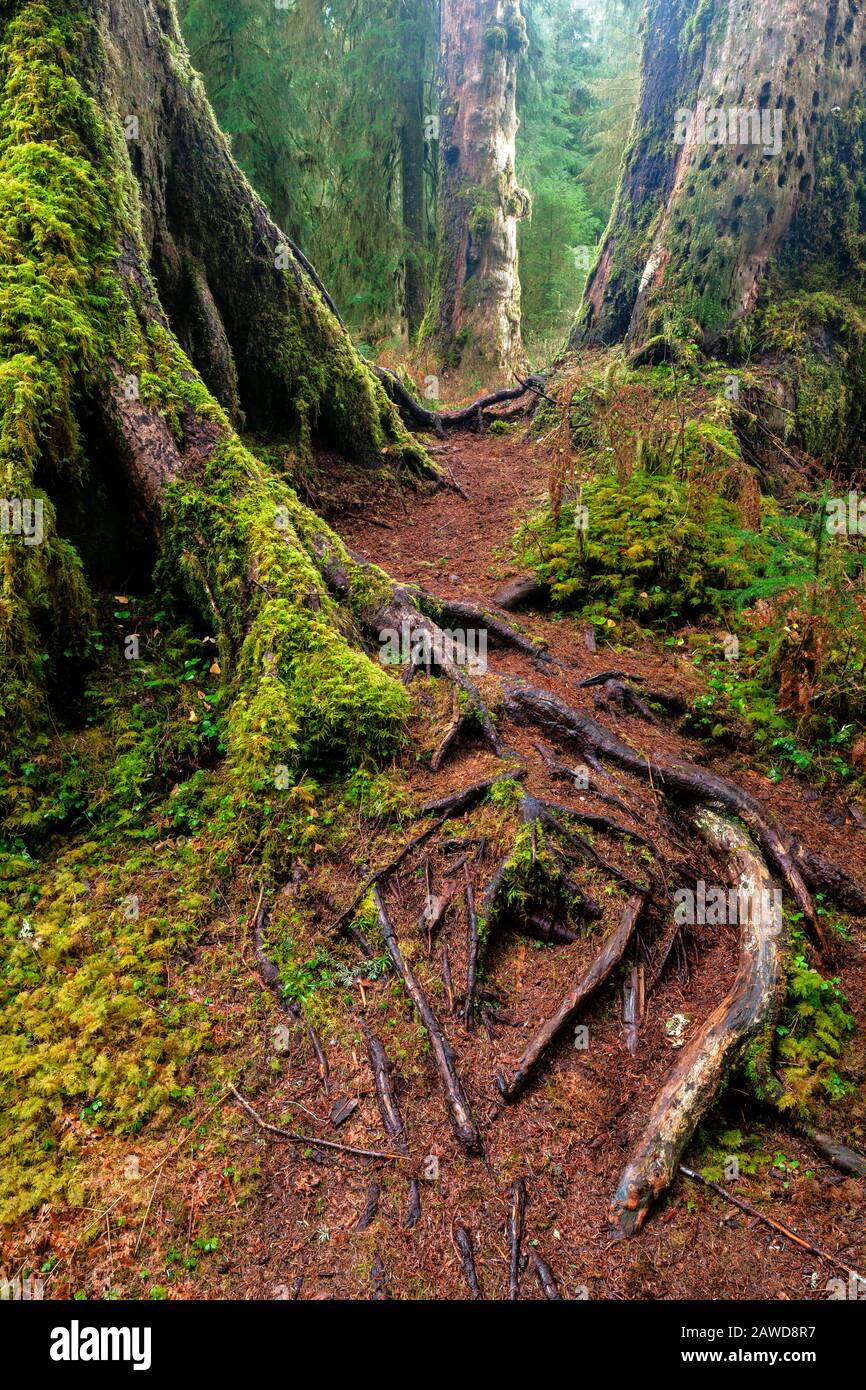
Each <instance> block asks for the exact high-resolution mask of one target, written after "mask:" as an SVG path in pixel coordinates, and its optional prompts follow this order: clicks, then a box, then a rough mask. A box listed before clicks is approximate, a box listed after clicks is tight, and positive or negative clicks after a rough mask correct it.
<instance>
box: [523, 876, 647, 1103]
mask: <svg viewBox="0 0 866 1390" xmlns="http://www.w3.org/2000/svg"><path fill="white" fill-rule="evenodd" d="M643 903H644V899H643V896H641V895H637V896H635V897H633V898H629V900H628V902H627V903H626V906H625V910H624V912H623V914H622V917H621V918H620V921H619V925H618V926H617V927H616V928H615V929H614V931H613V932H611V934H610V936H609V937H608V939H607V941H605V943H604V945H603V946H602V948H601V950H600V951H599V953H598V955H597V956H596V957H595V959H594V960H593V962H592V964H591V965H590V967H589V969H588V970H586V971H585V972H584V974H583V975H582V976H581V978H580V979H579V980H578V982H577V984H576V985H575V986H574V988H573V989H570V990H569V991H568V994H566V996H565V998H564V999H563V1000H562V1003H561V1004H560V1006H559V1008H558V1009H557V1010H556V1012H555V1013H554V1014H552V1015H551V1017H550V1018H548V1019H545V1021H544V1023H542V1024H541V1025H540V1026H539V1027H538V1028H537V1029H536V1031H535V1033H534V1034H533V1036H532V1038H531V1039H530V1041H529V1042H528V1043H527V1045H526V1047H525V1048H524V1050H523V1055H522V1057H521V1058H520V1061H519V1062H518V1064H517V1066H516V1067H515V1069H514V1071H513V1073H512V1074H511V1077H510V1078H508V1077H506V1076H505V1075H504V1074H503V1073H501V1072H500V1073H498V1074H497V1077H496V1083H497V1085H498V1087H499V1090H500V1092H501V1094H502V1098H503V1100H505V1101H506V1102H507V1103H508V1104H511V1102H512V1101H514V1100H516V1099H517V1097H518V1096H519V1094H520V1092H521V1091H522V1090H523V1087H524V1086H525V1085H526V1082H527V1081H528V1079H529V1077H530V1075H531V1074H532V1072H533V1070H534V1069H535V1067H536V1066H537V1065H538V1063H539V1061H540V1060H541V1058H542V1057H543V1056H544V1054H545V1053H546V1052H547V1049H548V1048H549V1047H550V1046H551V1045H552V1044H553V1043H554V1042H555V1041H556V1039H557V1038H558V1037H560V1036H561V1035H562V1033H563V1032H564V1031H565V1029H566V1028H567V1027H568V1026H569V1024H570V1023H572V1022H573V1021H574V1019H575V1018H576V1017H577V1014H578V1012H579V1010H580V1009H581V1008H582V1007H583V1005H584V1004H585V1003H586V1002H587V1000H588V999H591V998H592V996H593V995H594V994H595V992H596V990H598V989H599V988H600V987H601V986H602V985H603V984H604V982H605V980H607V979H608V978H609V976H610V975H611V973H612V972H613V970H614V969H615V968H616V966H617V965H619V962H620V961H621V960H622V958H623V956H624V955H625V952H626V949H627V947H628V944H629V942H630V941H631V938H632V935H633V934H634V929H635V926H636V924H637V919H638V917H639V916H640V912H641V909H642V907H643Z"/></svg>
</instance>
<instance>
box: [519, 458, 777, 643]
mask: <svg viewBox="0 0 866 1390" xmlns="http://www.w3.org/2000/svg"><path fill="white" fill-rule="evenodd" d="M576 505H578V506H580V505H582V506H585V507H586V508H587V509H588V515H589V525H588V529H586V530H581V529H578V528H577V527H576V525H575V515H576V512H575V504H567V505H566V506H564V507H563V509H562V512H561V516H560V521H559V525H558V526H554V525H553V524H552V521H551V519H550V518H549V517H548V518H544V519H542V520H541V521H536V522H534V523H531V524H530V528H529V530H528V532H527V533H525V535H524V537H523V539H524V540H526V541H530V542H535V543H541V544H542V545H543V548H544V549H543V553H544V558H543V560H542V561H541V563H540V564H538V565H537V572H538V574H539V577H540V578H541V579H543V580H544V581H545V582H546V583H548V584H549V585H550V586H551V591H552V594H553V598H554V600H555V601H556V602H558V603H559V604H562V605H572V604H575V603H579V604H580V606H581V608H582V611H583V612H584V613H585V614H586V615H587V616H588V617H589V619H590V621H592V622H594V623H596V624H597V625H598V626H601V627H613V626H615V625H616V623H617V622H618V621H620V620H621V619H623V618H636V619H638V620H640V622H641V623H645V624H647V625H649V624H670V623H674V622H676V621H677V620H679V622H680V623H682V622H683V621H685V620H686V619H688V618H689V617H692V616H694V615H695V614H696V613H699V612H702V611H706V610H712V609H713V608H714V607H715V606H716V604H717V595H718V593H719V591H721V590H723V589H724V590H729V589H733V588H737V587H745V585H746V584H748V582H749V580H750V578H751V574H752V570H753V557H752V555H751V554H750V549H754V543H755V541H756V540H757V538H755V537H747V535H746V534H745V533H744V532H743V530H742V528H741V526H740V525H739V521H738V517H737V512H736V508H735V507H734V506H733V505H732V504H731V503H730V502H726V501H725V500H724V499H722V498H721V497H718V496H717V495H715V494H711V495H710V496H709V497H703V498H701V499H700V501H699V500H698V499H697V498H696V497H691V496H690V493H689V488H688V485H687V484H686V483H685V482H682V481H680V480H679V479H678V478H675V477H672V476H671V475H669V474H667V475H666V474H649V473H646V472H645V471H644V470H643V469H635V471H634V472H633V473H632V474H631V476H630V477H629V478H627V479H626V480H625V481H624V482H619V481H618V480H617V479H616V478H615V477H612V476H608V477H604V476H602V477H598V478H593V479H591V480H590V481H589V482H588V483H586V484H585V485H584V487H583V490H582V492H581V502H580V503H579V504H576ZM577 516H578V517H579V516H580V513H579V512H578V513H577ZM747 541H751V547H750V546H749V545H748V544H746V542H747Z"/></svg>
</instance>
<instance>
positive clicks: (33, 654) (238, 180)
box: [0, 0, 422, 772]
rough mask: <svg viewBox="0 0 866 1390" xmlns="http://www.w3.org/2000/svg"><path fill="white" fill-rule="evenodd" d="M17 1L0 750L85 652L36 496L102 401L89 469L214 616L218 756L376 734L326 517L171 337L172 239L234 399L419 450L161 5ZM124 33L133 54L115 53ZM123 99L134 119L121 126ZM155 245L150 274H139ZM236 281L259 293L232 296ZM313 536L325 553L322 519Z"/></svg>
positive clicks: (387, 701)
mask: <svg viewBox="0 0 866 1390" xmlns="http://www.w3.org/2000/svg"><path fill="white" fill-rule="evenodd" d="M9 8H10V7H9V6H7V7H6V8H5V9H4V12H3V14H4V17H3V20H2V22H0V213H2V216H0V325H2V326H0V334H2V337H0V348H2V359H3V360H2V366H0V497H3V498H4V499H5V500H6V502H7V503H8V506H7V507H4V515H3V522H4V525H3V530H4V532H9V534H8V535H6V534H4V535H3V536H2V537H0V544H2V547H3V549H2V570H0V584H2V589H0V654H2V655H3V656H4V657H5V658H6V660H5V662H4V688H3V692H2V700H0V703H2V708H3V712H4V714H6V715H8V714H9V711H10V710H11V709H12V707H13V706H14V707H15V711H16V714H15V718H14V719H13V718H12V717H11V716H10V717H8V718H4V719H3V720H2V721H0V726H2V727H3V730H4V735H3V736H4V743H7V744H8V743H9V742H10V741H11V742H12V743H13V744H18V745H20V746H21V748H26V747H27V746H28V745H30V744H31V743H32V736H33V731H34V728H35V727H37V726H38V724H39V720H40V719H41V717H42V716H43V715H44V713H45V710H46V707H47V696H48V693H49V691H50V677H51V676H53V678H54V679H55V680H58V679H62V672H63V659H64V653H72V654H73V656H74V657H75V658H76V659H78V660H80V659H81V658H82V657H83V656H85V655H86V645H87V635H88V633H89V631H90V629H91V628H92V626H93V621H92V608H91V604H90V599H89V596H88V590H87V585H86V583H85V581H84V578H83V576H82V570H81V566H80V564H79V562H78V558H77V556H76V554H75V551H74V550H73V549H72V547H71V546H70V545H69V544H68V543H67V542H65V541H63V540H61V539H59V538H58V537H57V535H56V533H55V518H54V512H53V509H52V507H51V504H50V500H49V499H50V494H51V489H52V484H54V483H61V482H62V483H65V484H68V483H70V482H74V483H77V484H80V485H82V486H84V485H85V484H87V482H88V480H89V476H90V469H91V466H92V460H91V459H90V457H89V456H88V454H89V451H88V449H87V447H86V444H85V437H84V432H83V430H82V427H81V421H82V420H84V419H85V418H86V419H87V420H88V421H89V422H91V428H92V422H93V420H94V419H95V418H98V417H99V416H100V415H101V418H102V424H103V427H104V429H105V432H106V436H107V440H108V441H109V442H113V443H114V444H115V445H116V450H117V457H116V459H115V458H114V457H113V456H112V454H111V450H110V448H108V449H105V448H103V449H101V454H102V455H104V456H105V457H103V458H102V464H103V466H108V467H111V466H117V467H118V468H121V467H123V468H125V471H126V474H127V476H128V479H129V482H130V484H131V486H132V490H133V494H134V497H135V510H136V514H135V515H134V516H130V518H129V522H130V525H136V526H142V525H145V526H149V527H151V528H152V529H154V531H156V532H157V533H158V536H159V543H160V549H161V557H162V574H163V578H164V580H166V581H167V582H168V583H173V582H175V581H176V580H177V579H178V578H182V579H183V581H184V583H185V585H186V587H187V589H188V591H189V592H190V594H191V595H192V596H193V598H194V599H195V601H196V602H197V604H198V606H199V607H200V609H201V612H202V614H203V615H204V617H205V620H206V621H208V622H210V623H213V624H214V626H215V627H216V630H217V633H218V636H219V638H220V642H221V655H222V657H223V662H222V669H223V672H224V674H225V678H226V680H227V681H228V682H229V683H230V685H231V691H232V694H233V696H234V706H233V710H232V716H231V719H230V738H231V746H232V756H233V758H235V759H236V761H237V762H240V761H241V760H242V759H246V760H247V762H252V763H253V764H255V767H256V768H257V769H258V770H259V771H260V772H261V771H263V770H264V769H265V768H269V769H271V770H272V769H273V767H274V766H275V765H282V764H292V763H293V762H298V763H299V762H301V761H302V760H304V759H306V758H308V757H310V756H313V755H314V754H315V753H316V752H317V751H319V750H321V749H322V748H324V747H332V746H338V747H340V748H342V749H344V750H345V751H346V753H348V754H349V755H352V754H353V753H355V752H362V751H367V752H372V753H382V752H386V751H387V752H390V751H393V749H394V747H395V744H396V742H397V740H398V739H399V731H400V729H401V727H402V723H403V721H404V719H405V717H406V714H407V711H408V700H407V697H406V695H405V692H404V691H403V690H402V689H401V688H400V686H399V684H398V683H397V682H396V681H394V680H392V679H391V678H390V677H389V676H388V675H387V674H386V672H385V671H384V670H383V669H382V668H381V666H379V665H376V664H374V663H372V662H371V661H369V660H368V659H367V657H366V656H364V654H363V653H362V652H360V651H358V650H357V649H356V647H355V646H354V645H353V642H352V640H351V632H350V628H351V624H347V621H346V618H345V615H343V614H341V612H340V611H339V605H337V604H336V603H335V602H334V600H333V598H332V596H331V595H330V594H329V593H328V590H327V587H326V585H325V584H324V583H323V582H322V579H321V574H320V572H319V569H318V567H317V564H316V560H315V554H314V551H313V548H312V538H313V535H314V534H315V533H316V532H317V531H322V530H323V531H324V532H325V533H326V534H327V535H328V536H329V537H330V533H327V528H322V526H321V523H319V522H318V521H317V519H316V518H315V517H314V516H313V515H312V514H311V513H308V512H306V511H305V509H304V508H302V507H301V506H300V504H299V503H298V500H297V498H296V497H295V495H294V494H293V493H292V492H291V490H290V489H289V488H288V487H286V485H285V483H284V482H282V481H281V480H280V479H278V478H275V477H274V476H273V475H272V472H271V470H270V469H269V468H268V467H267V466H266V465H265V464H264V463H263V462H262V461H261V460H259V459H257V458H256V457H255V456H254V455H253V454H252V453H250V452H249V450H247V449H245V448H244V447H243V446H242V444H241V443H240V441H239V439H238V437H237V436H236V435H235V433H234V431H233V429H232V424H231V421H230V418H229V413H227V411H226V409H224V408H223V406H222V405H220V404H219V403H218V402H217V400H216V399H215V397H214V396H213V395H212V394H211V391H210V390H209V389H208V387H207V386H206V385H205V383H204V381H203V380H202V378H201V376H199V374H198V373H197V371H196V370H195V367H194V366H193V364H192V363H191V362H190V360H189V359H188V358H187V356H186V355H185V353H184V352H183V351H182V350H181V348H180V346H179V342H178V333H180V334H182V336H183V337H184V341H189V342H191V343H192V344H193V347H194V345H195V340H196V335H195V333H192V330H191V327H190V324H189V322H188V321H187V319H186V317H185V316H184V309H183V304H182V303H181V300H180V299H179V298H178V296H177V294H176V289H177V286H176V285H175V284H174V282H173V281H171V277H170V276H168V274H167V271H166V262H165V257H168V259H169V260H171V259H172V256H170V255H169V252H168V250H167V249H166V248H172V247H173V248H174V250H175V251H178V254H179V255H180V252H181V251H182V252H183V255H182V256H181V257H180V259H181V260H182V261H183V263H184V264H186V265H187V266H188V268H189V267H190V266H193V267H194V278H195V284H196V287H197V288H196V294H195V296H193V298H194V301H195V306H197V307H195V315H196V317H197V321H200V320H201V318H202V313H203V309H202V306H203V305H206V306H207V314H206V315H205V317H206V318H208V320H209V321H210V322H211V328H212V330H213V331H212V332H211V333H210V334H209V335H206V336H209V341H210V348H211V349H214V350H215V351H216V355H217V357H219V356H220V354H222V357H223V359H224V361H223V366H224V368H225V370H224V373H223V379H224V381H229V382H235V381H237V382H238V384H239V389H240V392H241V398H242V404H244V405H246V398H245V393H246V392H247V391H249V392H250V393H251V403H252V404H254V403H255V402H258V405H257V406H256V408H257V409H258V410H259V413H260V417H261V418H262V419H264V418H265V417H266V416H267V415H268V411H267V410H266V409H265V406H264V405H262V398H261V397H260V396H257V395H256V391H257V390H258V387H259V386H260V385H261V383H263V382H264V383H265V386H266V394H267V400H268V401H270V402H272V403H273V401H275V400H276V399H277V398H279V402H280V410H281V411H282V416H281V417H280V418H281V419H282V422H283V423H284V424H291V423H292V422H294V425H295V426H296V428H297V432H298V438H299V441H300V442H301V443H302V444H303V443H304V441H305V440H308V439H309V438H311V437H312V435H313V433H314V432H315V431H317V430H319V431H321V432H323V433H324V434H326V435H327V436H328V437H333V438H334V439H336V440H337V442H338V443H339V444H340V445H342V446H343V447H344V448H345V450H346V452H348V453H349V454H350V455H353V456H354V457H355V458H356V459H357V460H358V461H359V462H361V463H364V464H368V465H369V464H382V463H387V462H389V461H391V462H401V461H403V462H405V461H414V462H419V461H422V455H421V454H420V452H419V450H418V449H417V447H416V446H415V445H414V444H413V443H412V441H411V440H410V439H409V436H408V435H407V434H406V432H405V430H404V428H403V426H402V424H401V423H400V420H399V417H398V415H397V413H396V411H395V410H394V408H393V406H392V405H391V403H390V402H389V401H388V400H387V398H386V397H385V395H384V393H383V391H382V390H381V387H380V386H379V384H378V382H377V381H376V380H375V378H374V377H373V375H372V373H371V372H370V371H369V370H368V368H367V367H366V365H365V364H364V362H363V361H362V359H361V358H360V357H359V355H358V354H357V353H356V352H355V350H354V348H353V347H352V345H351V343H350V341H349V339H348V338H347V337H346V334H345V332H344V330H343V329H342V327H341V326H340V325H339V323H338V322H337V320H336V319H335V318H334V316H333V315H332V314H331V313H330V311H329V310H328V309H327V307H326V306H325V305H324V304H323V302H322V300H321V297H320V295H319V293H318V291H317V290H316V288H315V286H314V285H312V283H311V282H310V281H309V279H308V278H306V279H305V277H304V275H303V273H302V270H301V269H300V268H299V266H298V265H297V264H295V263H294V262H293V261H291V258H290V259H289V260H288V261H287V262H286V268H285V269H281V268H280V266H282V264H283V261H282V259H280V258H277V259H279V260H280V265H279V266H278V265H276V264H271V263H270V261H269V260H268V257H270V256H271V252H272V251H273V246H274V243H275V241H276V240H277V239H278V232H277V229H276V228H274V227H273V224H271V223H270V221H269V219H268V218H267V216H266V214H265V213H264V210H263V208H262V207H261V204H260V203H259V202H258V200H257V199H256V197H255V195H254V194H253V193H252V191H251V189H250V188H249V186H248V185H247V184H246V182H245V180H244V179H243V177H242V175H241V174H240V172H239V171H238V170H237V168H236V166H235V165H234V162H233V161H232V159H231V156H230V154H229V152H228V149H227V147H226V144H225V141H224V140H223V139H222V137H221V136H220V134H219V132H218V130H217V127H216V125H215V123H214V121H213V117H212V113H211V112H210V109H209V107H208V105H207V102H206V100H205V97H204V94H203V92H202V91H201V89H200V86H199V85H198V84H197V82H196V81H195V80H194V79H193V77H192V75H191V73H190V71H189V68H188V62H187V60H186V58H185V56H184V53H183V49H182V45H181V44H180V39H179V35H178V34H177V31H176V26H175V21H174V17H173V11H172V10H171V8H170V7H168V8H166V7H164V6H159V5H157V4H156V3H154V0H144V2H143V3H142V0H119V3H115V4H113V5H112V6H111V7H109V6H108V5H106V4H105V3H104V0H87V3H85V4H84V5H80V4H73V3H72V0H68V3H67V0H57V3H54V4H52V5H51V6H50V7H49V6H48V5H47V4H46V3H44V0H21V3H18V4H16V5H14V6H12V9H13V10H14V17H13V18H11V19H10V18H8V17H7V16H8V11H9ZM127 50H128V53H129V55H132V54H134V61H133V60H132V58H130V61H129V62H128V63H124V62H122V61H119V60H120V59H121V58H122V57H123V55H124V54H125V53H127ZM143 55H146V60H147V64H148V65H149V68H148V71H147V73H142V72H141V70H140V69H141V63H142V61H143ZM125 83H128V84H131V85H130V86H129V87H128V88H127V87H125V86H124V84H125ZM151 89H153V90H156V91H157V92H159V93H160V94H161V99H160V100H159V101H154V99H153V97H152V90H151ZM148 93H149V94H150V95H148ZM145 97H146V98H147V99H146V100H145ZM156 106H159V109H160V110H161V111H163V112H168V113H171V116H170V119H167V122H166V124H165V126H164V127H163V126H162V125H161V124H160V125H159V126H157V123H149V117H148V115H147V112H148V111H150V110H152V109H154V108H155V107H156ZM129 112H138V113H139V115H138V117H136V120H135V121H134V122H133V123H132V124H131V125H129V124H128V122H127V116H126V114H125V113H129ZM136 131H138V136H136V135H135V132H136ZM125 134H126V136H127V138H124V136H125ZM197 161H204V163H203V164H199V163H197ZM173 162H174V163H173ZM133 163H134V164H135V169H136V174H134V173H133ZM181 163H182V167H181ZM172 167H174V168H175V174H174V175H171V169H172ZM160 171H161V172H160ZM136 175H137V177H136ZM173 177H178V178H182V181H183V187H184V196H183V201H182V205H181V204H180V203H178V204H174V203H172V200H171V198H170V197H167V194H168V193H169V192H170V187H171V183H172V178H173ZM165 179H168V184H169V188H168V189H167V187H166V184H165ZM205 185H206V187H205ZM205 195H206V196H205ZM170 203H171V207H172V210H171V211H170V210H169V207H168V205H169V204H170ZM215 218H218V219H219V225H217V224H216V222H215V220H214V219H215ZM161 235H162V240H161V241H160V236H161ZM197 239H202V244H201V245H199V244H197ZM157 241H159V242H160V246H161V252H160V255H161V256H162V257H163V259H162V260H160V257H155V259H156V261H158V262H159V267H160V268H161V270H162V271H163V272H165V274H164V275H163V277H162V279H161V280H160V283H159V284H157V283H155V282H154V279H153V278H152V275H151V270H150V265H151V257H152V253H153V252H154V247H155V245H156V242H157ZM205 243H207V244H205ZM208 248H210V249H208ZM172 255H173V253H172ZM215 256H217V257H222V259H218V260H214V259H213V258H214V257H215ZM272 259H273V258H272ZM190 273H192V272H191V271H190ZM215 277H218V278H215ZM208 281H210V289H208ZM251 282H252V283H255V284H256V285H258V286H259V287H260V294H259V298H258V299H255V300H252V299H250V298H249V297H247V299H244V298H243V294H242V287H243V285H244V284H247V287H249V283H251ZM216 284H219V286H220V290H221V294H220V296H219V297H218V296H216V295H215V294H214V293H213V290H214V286H215V285H216ZM234 286H237V287H238V290H237V295H235V291H234V289H233V287H234ZM263 287H264V288H263ZM223 291H224V294H223ZM265 291H267V294H266V300H264V301H263V300H262V298H261V296H262V295H264V294H265ZM163 296H164V299H163ZM181 298H182V297H181ZM218 298H219V305H217V299H218ZM218 309H219V314H220V315H221V319H222V325H223V329H224V338H222V337H220V334H219V332H217V325H216V321H215V318H214V315H216V314H217V311H218ZM241 320H242V321H243V324H241ZM251 324H252V325H254V329H253V331H252V332H250V325H251ZM242 328H243V333H245V335H246V339H245V349H244V351H245V353H246V356H244V354H243V353H240V354H239V351H238V335H239V333H241V331H242ZM199 336H201V335H199ZM221 344H222V346H221ZM229 350H231V352H233V353H234V355H235V358H236V359H237V360H236V363H235V365H234V366H233V365H232V363H231V362H230V361H229V360H228V357H227V356H226V354H227V353H228V352H229ZM207 356H208V361H207V362H203V370H205V371H207V372H208V373H209V374H210V375H211V377H213V371H212V369H213V366H214V357H213V352H212V351H210V350H209V354H208V355H207ZM233 389H234V388H233ZM229 394H232V393H231V392H230V393H229ZM227 405H228V408H229V411H230V410H232V409H233V408H234V405H233V402H231V401H228V402H227ZM253 413H255V411H253ZM289 417H291V419H290V418H289ZM269 418H270V417H269ZM272 418H273V422H276V418H277V417H276V414H274V415H273V417H272ZM106 459H108V460H110V461H109V462H106ZM37 470H38V473H37ZM43 486H45V487H47V489H48V491H47V493H46V492H43ZM16 509H17V510H16ZM7 511H8V512H9V516H10V518H11V520H10V522H9V524H8V525H7V524H6V521H7V515H6V514H7ZM37 531H38V534H37ZM330 544H332V545H333V546H334V547H335V548H337V549H339V542H338V541H337V540H336V538H334V537H330ZM347 633H348V635H347ZM244 748H245V749H246V752H243V753H242V751H241V750H242V749H244Z"/></svg>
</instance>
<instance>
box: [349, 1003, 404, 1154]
mask: <svg viewBox="0 0 866 1390" xmlns="http://www.w3.org/2000/svg"><path fill="white" fill-rule="evenodd" d="M358 1021H359V1023H360V1026H361V1032H362V1033H363V1034H364V1041H365V1042H366V1044H367V1054H368V1056H369V1058H370V1066H371V1067H372V1069H373V1082H374V1085H375V1087H376V1099H377V1100H378V1102H379V1114H380V1115H381V1116H382V1123H383V1125H384V1126H385V1133H386V1134H387V1135H388V1138H389V1139H390V1140H391V1141H392V1142H393V1144H394V1147H395V1148H397V1149H399V1151H400V1153H401V1154H408V1152H409V1146H408V1144H407V1143H406V1135H405V1131H404V1128H403V1116H402V1115H401V1114H400V1106H399V1105H398V1103H397V1095H396V1092H395V1090H394V1080H393V1075H392V1068H391V1063H390V1061H389V1060H388V1054H387V1053H386V1051H385V1049H384V1047H383V1046H382V1044H381V1043H380V1041H379V1039H378V1038H377V1037H376V1035H375V1033H373V1032H371V1030H370V1028H369V1026H368V1024H367V1021H366V1019H364V1018H360V1019H359V1020H358Z"/></svg>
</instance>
